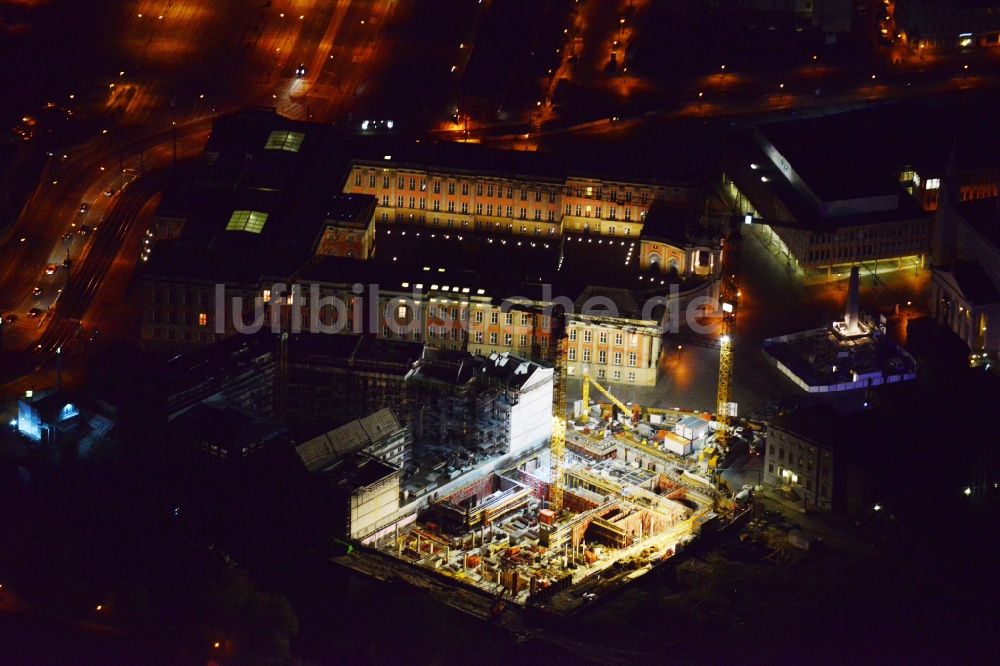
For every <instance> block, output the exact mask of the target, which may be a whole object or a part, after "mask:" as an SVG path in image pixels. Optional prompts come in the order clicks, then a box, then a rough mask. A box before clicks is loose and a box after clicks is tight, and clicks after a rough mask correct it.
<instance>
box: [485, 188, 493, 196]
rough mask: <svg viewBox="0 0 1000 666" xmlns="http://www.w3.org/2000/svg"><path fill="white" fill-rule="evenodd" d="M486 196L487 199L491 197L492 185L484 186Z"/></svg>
mask: <svg viewBox="0 0 1000 666" xmlns="http://www.w3.org/2000/svg"><path fill="white" fill-rule="evenodd" d="M486 196H488V197H491V196H493V186H492V185H487V186H486Z"/></svg>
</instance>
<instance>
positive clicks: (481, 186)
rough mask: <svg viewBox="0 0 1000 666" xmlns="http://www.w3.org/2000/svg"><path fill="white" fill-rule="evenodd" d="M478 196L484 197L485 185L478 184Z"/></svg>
mask: <svg viewBox="0 0 1000 666" xmlns="http://www.w3.org/2000/svg"><path fill="white" fill-rule="evenodd" d="M476 196H480V197H481V196H483V184H482V183H476Z"/></svg>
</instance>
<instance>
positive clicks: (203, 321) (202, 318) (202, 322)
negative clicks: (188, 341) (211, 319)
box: [198, 312, 208, 326]
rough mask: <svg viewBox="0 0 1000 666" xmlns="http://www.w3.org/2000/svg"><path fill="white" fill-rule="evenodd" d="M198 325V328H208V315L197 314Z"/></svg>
mask: <svg viewBox="0 0 1000 666" xmlns="http://www.w3.org/2000/svg"><path fill="white" fill-rule="evenodd" d="M198 325H199V326H208V314H206V313H204V312H199V313H198Z"/></svg>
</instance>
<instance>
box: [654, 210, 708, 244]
mask: <svg viewBox="0 0 1000 666" xmlns="http://www.w3.org/2000/svg"><path fill="white" fill-rule="evenodd" d="M700 215H701V213H700V212H699V211H697V210H689V209H685V208H678V207H668V206H667V205H665V204H664V203H663V202H660V201H654V202H653V204H652V205H651V206H650V207H649V212H648V213H646V220H645V222H644V224H643V225H642V237H643V238H648V239H650V240H659V241H664V242H667V243H678V242H684V241H686V240H687V239H688V238H690V237H691V234H692V231H693V229H694V227H695V226H696V225H697V222H698V218H699V216H700Z"/></svg>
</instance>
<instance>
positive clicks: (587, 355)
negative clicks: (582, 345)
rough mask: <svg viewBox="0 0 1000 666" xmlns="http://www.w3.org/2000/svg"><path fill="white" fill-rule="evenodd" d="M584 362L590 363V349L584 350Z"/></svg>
mask: <svg viewBox="0 0 1000 666" xmlns="http://www.w3.org/2000/svg"><path fill="white" fill-rule="evenodd" d="M583 362H584V363H590V350H589V349H584V350H583Z"/></svg>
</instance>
